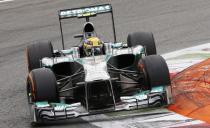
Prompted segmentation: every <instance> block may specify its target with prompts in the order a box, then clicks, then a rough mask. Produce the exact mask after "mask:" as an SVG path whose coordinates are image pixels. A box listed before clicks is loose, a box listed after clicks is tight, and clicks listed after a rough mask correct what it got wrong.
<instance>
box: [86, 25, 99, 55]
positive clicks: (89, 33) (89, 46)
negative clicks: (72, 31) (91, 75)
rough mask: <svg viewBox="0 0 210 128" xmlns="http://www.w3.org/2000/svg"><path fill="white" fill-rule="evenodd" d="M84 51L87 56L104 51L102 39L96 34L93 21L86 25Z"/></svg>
mask: <svg viewBox="0 0 210 128" xmlns="http://www.w3.org/2000/svg"><path fill="white" fill-rule="evenodd" d="M84 36H85V38H84V44H83V46H84V51H85V53H86V55H87V56H90V55H93V52H94V55H98V54H101V53H102V50H101V49H102V41H101V40H100V39H99V38H98V37H97V36H96V34H95V29H94V26H93V23H91V22H87V23H85V25H84Z"/></svg>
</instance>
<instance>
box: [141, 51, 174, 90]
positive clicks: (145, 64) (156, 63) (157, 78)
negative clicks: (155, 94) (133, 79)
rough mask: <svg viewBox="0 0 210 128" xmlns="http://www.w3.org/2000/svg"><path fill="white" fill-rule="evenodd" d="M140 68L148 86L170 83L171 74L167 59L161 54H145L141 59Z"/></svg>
mask: <svg viewBox="0 0 210 128" xmlns="http://www.w3.org/2000/svg"><path fill="white" fill-rule="evenodd" d="M138 69H139V70H140V71H141V72H143V74H144V84H145V86H146V88H148V89H151V88H152V87H155V86H159V85H167V86H168V85H170V84H171V81H170V75H169V70H168V66H167V64H166V61H165V59H164V58H163V57H162V56H160V55H150V56H145V57H143V58H142V59H140V60H139V63H138Z"/></svg>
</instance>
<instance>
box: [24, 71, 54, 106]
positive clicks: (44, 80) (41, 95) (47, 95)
mask: <svg viewBox="0 0 210 128" xmlns="http://www.w3.org/2000/svg"><path fill="white" fill-rule="evenodd" d="M27 93H28V94H27V95H28V99H29V102H30V101H31V102H39V101H48V102H56V101H58V90H57V83H56V78H55V75H54V73H53V72H52V71H51V70H50V69H47V68H39V69H34V70H32V71H31V72H30V73H29V75H28V79H27Z"/></svg>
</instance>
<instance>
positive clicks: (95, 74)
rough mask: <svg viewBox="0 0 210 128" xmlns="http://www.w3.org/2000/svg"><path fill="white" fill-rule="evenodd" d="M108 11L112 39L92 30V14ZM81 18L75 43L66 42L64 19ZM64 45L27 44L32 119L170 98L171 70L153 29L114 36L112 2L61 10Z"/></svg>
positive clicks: (153, 103)
mask: <svg viewBox="0 0 210 128" xmlns="http://www.w3.org/2000/svg"><path fill="white" fill-rule="evenodd" d="M99 14H111V19H112V20H111V23H112V28H113V37H114V40H113V41H111V40H110V41H109V42H105V41H103V40H101V39H100V38H99V37H98V36H97V34H96V30H95V29H96V28H95V26H94V24H93V23H92V22H90V19H91V18H92V17H96V16H97V15H99ZM70 18H78V19H80V18H81V19H85V20H84V21H85V23H84V27H83V31H82V32H81V33H82V34H77V35H72V36H74V38H78V39H80V44H79V45H78V46H74V47H70V48H65V45H64V37H63V35H64V34H63V26H62V20H64V19H65V20H66V19H70ZM59 21H60V30H61V38H62V46H63V49H62V50H54V49H53V46H52V44H51V42H38V43H34V44H30V45H28V47H27V48H26V55H27V65H28V71H29V72H28V77H27V80H26V87H27V97H28V103H29V107H30V111H31V115H32V123H33V124H39V123H43V122H45V121H55V120H62V119H70V118H76V117H81V116H88V115H93V114H101V113H107V112H116V111H124V110H134V109H144V108H148V107H156V106H165V105H168V104H171V102H172V96H171V86H170V76H169V70H168V67H167V64H166V62H165V60H164V59H163V57H161V56H160V55H157V54H156V46H155V41H154V38H153V34H152V33H145V32H135V33H131V34H129V35H128V37H127V42H118V41H117V40H116V34H115V23H114V16H113V10H112V6H111V5H110V4H103V5H96V6H88V7H81V8H73V9H65V10H60V11H59Z"/></svg>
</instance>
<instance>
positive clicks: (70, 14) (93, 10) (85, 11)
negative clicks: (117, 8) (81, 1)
mask: <svg viewBox="0 0 210 128" xmlns="http://www.w3.org/2000/svg"><path fill="white" fill-rule="evenodd" d="M110 12H112V6H111V5H110V4H104V5H96V6H89V7H81V8H73V9H65V10H60V11H59V14H58V15H59V18H60V19H66V18H75V17H89V16H93V15H96V14H102V13H110Z"/></svg>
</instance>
